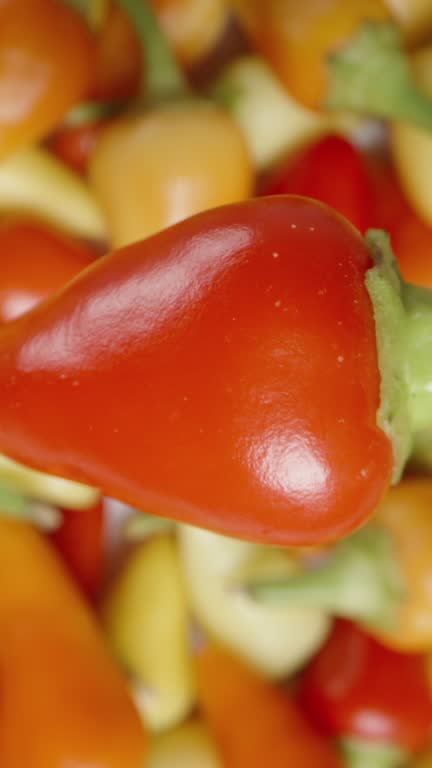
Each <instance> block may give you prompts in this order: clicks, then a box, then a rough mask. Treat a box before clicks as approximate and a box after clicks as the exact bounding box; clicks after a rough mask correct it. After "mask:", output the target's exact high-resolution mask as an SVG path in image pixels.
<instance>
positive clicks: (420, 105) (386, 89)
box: [323, 21, 432, 131]
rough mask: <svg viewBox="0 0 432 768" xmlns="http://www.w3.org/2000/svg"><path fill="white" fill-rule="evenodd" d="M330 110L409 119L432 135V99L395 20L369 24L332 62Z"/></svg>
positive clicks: (330, 59) (330, 71)
mask: <svg viewBox="0 0 432 768" xmlns="http://www.w3.org/2000/svg"><path fill="white" fill-rule="evenodd" d="M328 70H329V87H328V92H327V97H326V100H325V103H324V105H323V106H324V107H325V108H327V109H341V110H350V111H353V112H360V113H362V114H369V115H374V116H375V117H378V118H382V119H384V120H389V119H390V120H392V119H397V120H404V121H407V122H409V123H412V124H413V125H416V126H417V127H418V128H423V129H426V130H428V131H432V101H431V99H429V98H428V97H427V95H426V94H425V93H424V92H423V91H422V90H421V89H420V88H418V86H417V84H416V83H415V80H414V77H413V74H412V72H411V69H410V66H409V62H408V59H407V57H406V55H405V52H404V49H403V40H402V36H401V33H400V31H399V29H398V27H397V26H396V25H395V24H393V23H392V22H388V23H385V24H383V23H378V22H372V21H369V22H365V23H364V24H362V26H361V27H360V29H359V31H358V33H357V34H356V35H355V37H354V38H353V39H352V40H351V41H350V42H349V43H348V44H347V45H346V46H344V47H343V48H342V49H341V50H338V51H336V52H335V53H333V54H332V55H331V56H330V58H329V61H328Z"/></svg>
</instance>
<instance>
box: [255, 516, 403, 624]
mask: <svg viewBox="0 0 432 768" xmlns="http://www.w3.org/2000/svg"><path fill="white" fill-rule="evenodd" d="M247 587H248V591H249V593H250V594H251V595H252V596H253V597H254V598H255V599H256V600H259V601H261V602H263V603H266V604H269V605H278V606H280V605H302V606H311V607H316V608H321V609H324V610H327V611H328V612H329V613H331V614H334V615H336V616H344V617H346V618H350V619H355V620H357V621H360V622H362V623H363V624H366V625H369V626H372V627H375V628H378V629H389V628H391V627H392V626H393V625H394V623H395V621H396V618H397V612H398V610H399V607H400V604H401V601H402V599H403V597H404V594H405V591H404V588H403V583H402V576H401V574H400V573H399V569H398V566H397V562H396V557H395V555H394V553H393V548H392V544H391V541H390V539H389V537H388V536H387V534H386V532H385V531H384V530H382V529H380V528H378V527H376V526H374V525H372V524H369V525H367V526H365V527H364V528H363V529H361V530H360V531H358V532H357V533H355V534H353V535H352V536H349V537H348V538H346V539H343V540H342V541H340V542H339V543H338V544H336V545H335V546H334V547H333V549H332V550H331V551H330V552H329V554H328V557H327V559H326V560H324V562H320V561H318V563H317V565H316V567H312V568H311V569H309V570H305V571H303V572H301V573H299V574H293V575H292V576H288V577H286V576H282V577H278V578H266V577H265V576H262V575H261V574H259V573H258V574H257V573H255V574H253V575H250V574H249V575H248V583H247Z"/></svg>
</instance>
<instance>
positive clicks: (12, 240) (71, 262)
mask: <svg viewBox="0 0 432 768" xmlns="http://www.w3.org/2000/svg"><path fill="white" fill-rule="evenodd" d="M94 258H95V253H94V251H93V250H92V249H91V248H90V247H89V246H87V245H84V244H82V243H78V242H77V241H75V240H73V239H72V238H70V237H67V236H66V235H63V234H61V233H60V232H56V231H55V230H54V229H52V228H50V227H47V226H46V225H44V224H42V223H40V222H36V221H31V220H23V219H6V220H4V221H3V222H1V223H0V259H1V264H2V268H1V278H0V322H3V323H5V322H9V321H11V320H13V319H14V318H16V317H18V316H20V315H22V314H23V313H25V312H26V311H29V310H30V309H31V308H32V307H33V306H36V305H37V304H39V303H40V302H41V301H42V300H43V299H45V298H47V297H48V296H50V295H51V294H52V293H54V292H55V291H56V290H59V289H60V288H62V287H63V286H64V285H65V284H66V283H67V282H68V281H69V280H71V279H72V278H74V277H75V276H76V275H77V274H78V272H80V271H81V270H83V269H85V267H87V266H88V265H89V264H91V262H92V261H94ZM63 514H64V518H63V525H62V526H61V528H60V529H59V530H58V531H56V532H55V534H53V539H54V542H55V544H56V545H57V548H58V549H59V551H60V552H61V554H62V555H63V558H64V560H65V561H66V563H67V565H68V567H69V568H70V570H71V571H72V573H73V574H74V576H75V579H76V581H77V582H78V584H79V585H80V586H81V587H82V588H83V590H84V592H85V593H86V594H88V595H89V596H90V597H95V596H96V594H97V592H98V590H99V588H100V585H101V579H102V575H103V560H104V551H103V519H104V513H103V506H102V502H99V503H98V504H97V505H96V506H95V507H94V508H91V509H88V510H85V511H83V510H79V511H73V510H70V509H68V510H64V513H63Z"/></svg>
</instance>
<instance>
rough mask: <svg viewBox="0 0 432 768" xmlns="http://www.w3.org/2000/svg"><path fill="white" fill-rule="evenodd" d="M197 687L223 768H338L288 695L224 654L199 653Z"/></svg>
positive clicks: (327, 746) (212, 649) (325, 744)
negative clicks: (290, 767)
mask: <svg viewBox="0 0 432 768" xmlns="http://www.w3.org/2000/svg"><path fill="white" fill-rule="evenodd" d="M197 684H198V692H199V699H200V704H201V707H202V710H203V713H204V716H205V718H206V720H207V722H208V725H209V727H210V731H211V732H212V733H213V736H214V738H215V742H216V744H217V746H218V747H219V749H220V752H221V756H222V759H223V765H224V766H225V768H245V766H247V767H248V768H263V766H265V765H268V766H271V768H287V766H293V768H294V766H295V768H317V767H318V766H320V768H341V763H340V761H339V759H338V757H337V754H336V752H334V751H333V749H332V747H331V745H330V743H329V742H327V741H326V740H325V739H324V738H323V737H321V736H320V735H319V734H318V733H317V732H315V731H314V729H313V728H312V726H311V725H309V723H308V722H307V721H306V719H305V718H304V717H303V716H302V714H301V712H300V711H299V710H298V709H297V708H296V705H295V704H294V702H293V701H292V699H291V697H290V695H289V694H288V693H282V692H281V691H280V690H278V689H277V688H276V686H274V685H272V684H271V683H269V682H268V681H266V680H264V679H263V678H261V677H260V676H259V675H258V674H257V673H256V672H254V671H252V670H251V669H250V668H249V667H248V666H247V665H246V664H245V663H244V662H243V661H240V660H239V659H237V658H236V657H234V656H231V655H230V654H229V653H228V652H227V651H224V650H223V649H221V648H219V647H217V646H208V647H206V648H204V650H203V651H202V652H201V653H200V654H199V656H198V659H197Z"/></svg>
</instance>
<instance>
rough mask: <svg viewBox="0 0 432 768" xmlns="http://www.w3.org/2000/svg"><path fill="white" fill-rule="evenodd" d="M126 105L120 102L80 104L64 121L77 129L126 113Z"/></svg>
mask: <svg viewBox="0 0 432 768" xmlns="http://www.w3.org/2000/svg"><path fill="white" fill-rule="evenodd" d="M124 109H125V104H122V103H120V102H104V101H88V102H83V103H82V104H78V105H77V106H76V107H73V109H71V110H70V112H68V114H67V115H66V117H65V119H64V125H66V126H67V127H69V128H75V127H78V126H80V125H86V124H87V123H95V122H98V121H99V120H106V119H108V118H110V117H115V115H117V114H121V113H122V112H124Z"/></svg>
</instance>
